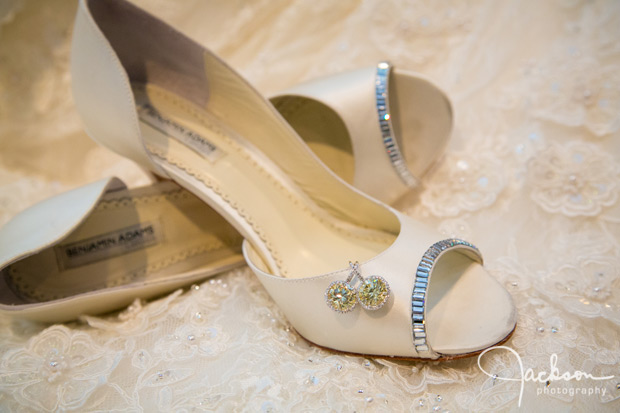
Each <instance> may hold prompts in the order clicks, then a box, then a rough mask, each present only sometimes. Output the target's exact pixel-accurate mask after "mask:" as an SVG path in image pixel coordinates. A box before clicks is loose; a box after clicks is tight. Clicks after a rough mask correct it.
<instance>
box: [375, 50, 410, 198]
mask: <svg viewBox="0 0 620 413" xmlns="http://www.w3.org/2000/svg"><path fill="white" fill-rule="evenodd" d="M391 68H392V65H391V64H390V63H388V62H380V63H379V64H378V65H377V73H376V76H375V95H376V102H377V114H378V116H379V127H380V129H381V139H382V141H383V146H384V147H385V151H386V153H387V155H388V157H389V158H390V162H391V163H392V166H393V167H394V169H395V170H396V173H397V174H398V176H399V177H400V179H401V180H402V181H403V182H404V183H405V185H407V186H408V187H410V188H415V187H417V186H418V184H419V182H418V179H417V178H416V177H415V176H413V175H412V174H411V171H409V168H407V164H406V163H405V160H404V158H403V156H402V154H401V151H400V148H399V147H398V143H397V142H396V138H395V137H394V133H393V129H392V120H391V114H390V104H389V99H388V90H389V87H388V86H389V79H390V70H391Z"/></svg>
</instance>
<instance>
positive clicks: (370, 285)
mask: <svg viewBox="0 0 620 413" xmlns="http://www.w3.org/2000/svg"><path fill="white" fill-rule="evenodd" d="M349 267H350V269H351V273H350V274H349V276H348V277H347V279H346V280H345V281H334V282H332V283H331V284H330V285H329V287H327V290H325V300H326V301H327V306H328V307H329V308H331V309H332V310H334V311H336V312H338V313H348V312H349V311H351V310H353V309H354V308H355V306H356V305H357V303H358V302H359V303H360V304H361V305H362V307H364V308H365V309H366V310H378V309H380V308H381V307H383V306H384V305H385V303H386V302H387V300H388V298H390V285H389V284H388V282H387V281H386V280H385V279H384V278H383V277H380V276H378V275H372V276H370V277H368V278H364V277H362V273H361V271H360V268H359V267H360V264H359V262H357V261H356V262H354V263H353V262H351V261H349ZM358 282H359V284H360V285H359V287H358V288H355V287H354V285H356V284H357V283H358Z"/></svg>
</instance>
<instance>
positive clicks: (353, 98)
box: [270, 62, 453, 204]
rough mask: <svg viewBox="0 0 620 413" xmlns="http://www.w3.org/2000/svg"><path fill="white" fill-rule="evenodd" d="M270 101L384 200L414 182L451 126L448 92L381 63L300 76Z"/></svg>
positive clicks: (357, 183) (325, 156)
mask: <svg viewBox="0 0 620 413" xmlns="http://www.w3.org/2000/svg"><path fill="white" fill-rule="evenodd" d="M270 100H271V102H272V103H273V105H274V106H275V107H276V108H277V109H278V111H279V112H280V113H281V114H282V116H283V117H284V118H285V119H286V120H287V122H288V123H289V124H290V125H291V126H292V127H293V128H294V129H295V130H296V131H297V133H299V135H300V136H301V137H302V138H303V139H304V141H305V142H306V143H307V144H308V146H309V147H310V149H312V150H313V152H314V153H315V154H316V155H317V156H318V157H319V158H320V159H321V160H322V161H323V162H324V163H325V164H326V165H327V166H328V167H329V168H330V169H331V170H332V171H334V172H335V173H336V174H338V176H340V177H341V178H342V179H344V180H345V181H347V182H348V183H350V184H351V185H353V186H354V187H356V188H358V189H360V190H361V191H362V192H365V193H366V194H368V195H370V196H372V197H373V198H376V199H378V200H380V201H383V202H385V203H387V204H392V203H394V202H395V201H397V200H398V199H400V198H401V197H402V196H403V195H405V194H406V193H408V192H410V191H412V190H415V189H418V188H419V187H420V185H421V182H422V179H423V177H424V175H425V174H426V173H427V172H428V171H429V170H430V169H431V168H432V166H433V165H434V164H435V163H436V162H437V161H438V159H439V158H440V156H441V155H442V154H443V152H444V149H445V147H446V145H447V143H448V140H449V138H450V134H451V132H452V124H453V115H452V104H451V103H450V99H449V98H448V96H447V94H446V93H445V92H444V91H443V90H441V89H440V88H439V87H438V86H437V85H436V84H434V83H433V82H432V81H431V80H429V79H427V78H425V77H424V76H422V75H420V74H417V73H413V72H408V71H405V70H402V69H398V68H394V67H392V65H391V64H389V63H388V62H380V63H379V64H378V65H376V66H373V67H367V68H362V69H357V70H353V71H350V72H345V73H341V74H337V75H332V76H327V77H324V78H321V79H317V80H313V81H310V82H307V83H303V84H300V85H297V86H294V87H293V88H291V89H288V90H285V91H283V92H281V93H278V94H276V95H275V96H273V97H271V99H270Z"/></svg>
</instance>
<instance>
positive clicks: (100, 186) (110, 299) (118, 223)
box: [0, 178, 242, 322]
mask: <svg viewBox="0 0 620 413" xmlns="http://www.w3.org/2000/svg"><path fill="white" fill-rule="evenodd" d="M241 263H242V257H241V238H240V236H239V234H238V233H237V232H236V231H235V230H234V229H233V228H232V227H231V226H230V225H229V224H228V223H227V222H226V221H225V220H224V219H223V218H222V217H221V216H220V215H218V214H217V213H216V212H215V211H213V210H212V209H211V208H209V206H208V205H206V204H205V203H204V202H202V201H201V200H199V199H198V198H197V197H196V196H194V195H193V194H191V193H190V192H188V191H186V190H185V189H183V188H181V187H179V186H178V185H177V184H175V183H174V182H170V181H167V182H161V183H156V184H153V185H150V186H145V187H142V188H136V189H126V187H125V185H124V184H123V183H122V182H121V181H120V180H119V179H116V178H108V179H103V180H100V181H98V182H94V183H92V184H89V185H85V186H83V187H80V188H77V189H74V190H71V191H68V192H65V193H63V194H60V195H57V196H55V197H52V198H49V199H47V200H45V201H43V202H40V203H38V204H36V205H34V206H32V207H30V208H28V209H26V210H24V211H23V212H21V213H20V214H18V215H16V216H15V217H14V218H13V219H12V220H11V221H9V222H8V223H7V224H6V225H4V226H3V227H2V228H0V314H5V315H8V316H14V317H18V318H25V319H30V320H36V321H44V322H64V321H69V320H72V319H75V318H76V317H78V316H80V315H82V314H99V313H104V312H107V311H111V310H116V309H119V308H122V307H125V306H127V305H128V304H130V303H131V302H132V301H133V300H134V299H135V298H136V297H139V298H145V299H146V298H151V297H154V296H157V295H160V294H163V293H166V292H169V291H172V290H174V289H177V288H180V287H182V286H184V285H188V284H191V283H193V282H197V281H200V280H201V279H204V278H206V277H208V276H210V275H214V274H217V273H219V272H221V271H224V270H227V269H231V268H234V267H236V266H238V265H239V264H241Z"/></svg>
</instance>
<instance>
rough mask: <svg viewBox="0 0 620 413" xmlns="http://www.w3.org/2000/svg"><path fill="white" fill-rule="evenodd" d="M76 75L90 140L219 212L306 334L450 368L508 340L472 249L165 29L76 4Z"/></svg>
mask: <svg viewBox="0 0 620 413" xmlns="http://www.w3.org/2000/svg"><path fill="white" fill-rule="evenodd" d="M72 79H73V91H74V97H75V101H76V104H77V108H78V111H79V112H80V114H81V116H82V119H83V121H84V123H85V125H86V130H87V132H88V133H89V134H90V135H91V137H93V138H94V139H95V140H97V141H98V142H100V143H101V144H104V145H106V146H107V147H109V148H110V149H112V150H114V151H116V152H118V153H119V154H121V155H124V156H127V157H129V158H130V159H133V160H134V161H136V162H137V163H139V164H141V165H142V166H144V167H146V168H148V169H150V170H151V171H153V172H155V173H157V174H160V175H162V176H165V177H168V178H171V179H173V180H175V181H176V182H177V183H178V184H180V185H181V186H183V187H185V188H186V189H188V190H189V191H191V192H193V193H194V194H195V195H196V196H198V197H199V198H201V199H202V200H203V201H205V202H206V203H207V204H209V205H210V206H211V207H212V208H213V209H215V210H216V211H217V212H218V213H220V214H221V215H222V216H223V217H224V218H226V219H227V220H228V221H229V222H230V223H231V224H232V225H233V226H234V227H235V228H236V229H237V230H238V231H239V232H240V233H241V234H242V235H243V237H244V238H245V241H244V244H243V253H244V256H245V259H246V261H247V263H248V265H249V266H250V268H251V269H252V270H253V271H254V273H255V274H256V275H257V276H258V278H259V280H260V281H261V283H262V284H263V285H264V286H265V288H266V289H267V291H268V292H269V294H270V295H271V297H272V298H273V299H274V300H275V302H276V303H277V304H278V305H279V306H280V308H282V310H283V312H284V314H285V315H286V317H287V318H288V319H289V321H290V322H291V324H292V325H293V327H294V328H295V329H296V330H297V331H298V332H299V333H300V334H301V335H302V336H303V337H305V338H306V339H307V340H309V341H311V342H313V343H315V344H317V345H319V346H322V347H326V348H329V349H332V350H337V351H343V352H349V353H357V354H366V355H374V356H389V357H401V358H408V359H447V358H455V357H461V356H466V355H471V354H475V353H477V352H480V351H482V350H484V349H486V348H488V347H490V346H492V345H494V344H497V343H499V342H502V341H504V340H506V339H507V338H508V337H509V336H510V334H511V332H512V331H513V329H514V327H515V325H516V311H515V307H514V305H513V303H512V300H511V297H510V295H509V294H508V292H507V291H506V290H505V289H504V288H503V287H502V286H501V285H500V284H499V283H498V282H497V281H496V280H495V279H494V278H493V277H492V276H490V275H489V274H488V273H487V272H486V271H485V269H484V268H483V266H482V265H481V263H482V259H481V256H480V254H479V252H478V250H477V249H476V248H475V247H474V246H473V245H472V244H470V243H468V242H466V241H462V240H457V239H449V240H442V237H441V235H440V234H439V233H438V232H437V231H435V230H433V229H432V228H429V227H428V226H426V225H424V224H422V223H421V222H418V221H416V220H413V219H411V218H409V217H407V216H405V215H404V214H402V213H400V212H398V211H396V210H394V209H392V208H390V207H389V206H387V205H386V204H383V203H382V202H380V201H377V200H375V199H373V198H371V197H369V196H367V195H365V194H364V193H362V192H360V191H359V190H357V189H355V188H353V187H352V186H350V185H349V184H347V183H346V182H345V181H343V180H342V179H340V178H339V177H338V176H337V175H335V174H334V173H333V172H332V171H330V170H329V169H327V168H326V167H325V165H324V164H323V163H322V162H321V161H320V160H319V159H318V158H317V156H316V155H315V154H314V153H313V152H312V151H311V150H310V148H309V147H308V146H307V145H306V143H305V142H304V141H303V140H302V139H301V138H300V137H299V136H298V135H297V134H296V132H295V131H294V130H293V129H292V128H291V126H290V125H289V124H288V123H286V122H285V121H284V119H283V118H282V116H281V115H280V114H279V113H278V111H277V110H276V109H275V108H274V107H273V106H272V105H271V103H270V102H269V101H267V100H266V99H265V98H264V97H263V96H261V95H260V94H259V93H258V92H257V91H256V90H255V89H254V88H253V87H252V86H251V85H250V84H249V83H248V82H247V81H245V80H244V79H243V78H241V77H240V75H238V74H237V73H236V72H235V71H234V70H233V69H231V68H230V67H229V66H227V65H226V64H225V63H224V62H222V61H221V60H220V59H219V58H218V57H217V56H215V55H214V54H213V53H211V52H210V51H208V50H207V49H205V48H203V47H202V46H200V45H198V44H197V43H195V42H193V41H191V40H190V39H188V38H187V37H185V36H183V35H182V34H180V33H178V32H177V31H175V30H174V29H172V28H171V27H170V26H168V25H166V24H165V23H163V22H161V21H160V20H157V19H155V18H154V17H153V16H151V15H149V14H147V13H145V12H144V11H142V10H140V9H139V8H137V7H135V6H133V5H131V4H130V3H128V2H125V1H121V0H82V1H80V5H79V8H78V15H77V19H76V28H75V35H74V43H73V55H72ZM349 262H351V264H348V263H349ZM335 283H336V284H335Z"/></svg>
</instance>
